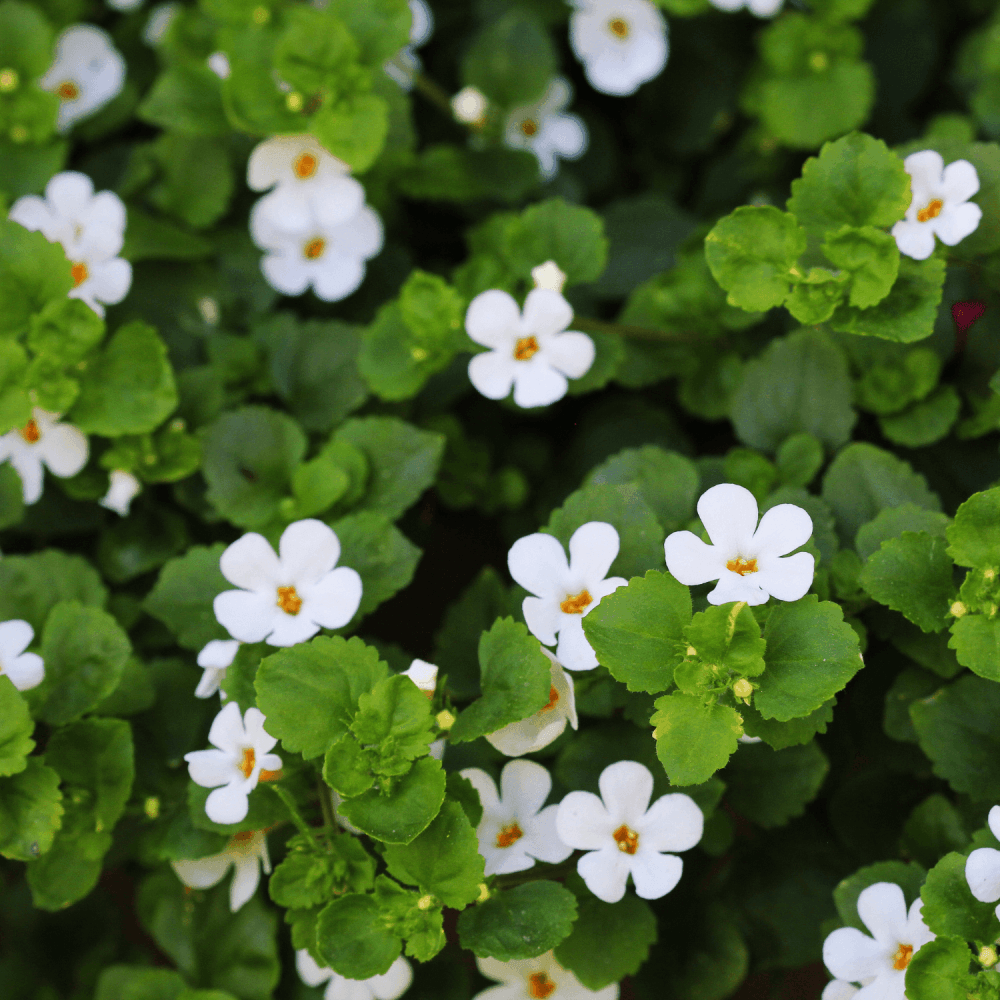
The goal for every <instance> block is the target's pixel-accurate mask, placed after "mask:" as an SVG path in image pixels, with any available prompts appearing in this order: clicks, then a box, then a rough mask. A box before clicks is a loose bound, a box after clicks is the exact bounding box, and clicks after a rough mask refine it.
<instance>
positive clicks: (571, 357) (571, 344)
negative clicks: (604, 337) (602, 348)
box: [542, 330, 597, 378]
mask: <svg viewBox="0 0 1000 1000" xmlns="http://www.w3.org/2000/svg"><path fill="white" fill-rule="evenodd" d="M542 351H543V353H542V357H543V358H544V360H545V362H546V364H549V365H551V366H552V367H553V368H555V369H556V371H560V372H562V373H563V375H565V376H566V377H567V378H582V377H583V376H584V375H586V374H587V372H589V371H590V366H591V365H592V364H593V363H594V358H595V356H596V354H597V350H596V348H595V347H594V342H593V340H591V338H590V337H588V336H587V335H586V334H585V333H580V332H579V331H577V330H567V331H566V332H565V333H557V334H556V335H555V336H554V337H552V338H551V339H550V340H549V341H548V342H547V343H546V344H545V346H544V347H543V349H542Z"/></svg>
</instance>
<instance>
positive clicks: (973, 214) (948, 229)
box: [934, 201, 983, 247]
mask: <svg viewBox="0 0 1000 1000" xmlns="http://www.w3.org/2000/svg"><path fill="white" fill-rule="evenodd" d="M982 217H983V210H982V209H981V208H980V207H979V206H978V205H977V204H976V203H975V202H974V201H967V202H965V203H964V204H961V205H954V206H952V207H950V208H948V209H947V210H946V211H944V212H942V213H941V215H940V216H938V218H937V219H935V223H936V225H935V227H934V231H935V232H936V233H937V236H938V239H939V240H940V241H941V242H942V243H944V244H946V245H947V246H950V247H953V246H955V244H956V243H961V241H962V240H964V239H965V237H966V236H969V235H970V234H971V233H974V232H975V231H976V229H978V228H979V222H980V220H981V219H982Z"/></svg>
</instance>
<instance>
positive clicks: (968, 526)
mask: <svg viewBox="0 0 1000 1000" xmlns="http://www.w3.org/2000/svg"><path fill="white" fill-rule="evenodd" d="M946 534H947V536H948V555H950V556H951V557H952V559H954V560H955V562H956V563H957V564H958V565H959V566H975V567H994V568H997V567H1000V488H994V489H991V490H984V491H983V492H982V493H973V494H972V496H971V497H969V499H968V500H966V501H965V503H963V504H962V505H961V506H960V507H959V508H958V510H957V511H956V512H955V520H954V522H953V523H952V525H951V526H950V527H949V528H948V531H947V532H946ZM2 567H3V564H0V572H2Z"/></svg>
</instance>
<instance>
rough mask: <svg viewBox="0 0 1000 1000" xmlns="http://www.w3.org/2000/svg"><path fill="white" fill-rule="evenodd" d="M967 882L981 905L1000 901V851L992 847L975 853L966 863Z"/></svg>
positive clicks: (982, 848) (980, 849) (981, 848)
mask: <svg viewBox="0 0 1000 1000" xmlns="http://www.w3.org/2000/svg"><path fill="white" fill-rule="evenodd" d="M993 808H994V809H995V808H996V806H994V807H993ZM965 881H966V882H968V883H969V891H970V892H971V893H972V895H973V896H975V897H976V899H978V900H979V901H980V902H981V903H995V902H996V901H997V900H998V899H1000V851H997V850H994V848H992V847H980V848H978V849H977V850H975V851H973V852H972V853H971V854H970V855H969V857H968V860H966V862H965Z"/></svg>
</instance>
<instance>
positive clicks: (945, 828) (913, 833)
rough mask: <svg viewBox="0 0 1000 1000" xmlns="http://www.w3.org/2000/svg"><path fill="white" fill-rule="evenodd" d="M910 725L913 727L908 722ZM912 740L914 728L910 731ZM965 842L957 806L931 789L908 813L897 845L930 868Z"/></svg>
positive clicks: (965, 835)
mask: <svg viewBox="0 0 1000 1000" xmlns="http://www.w3.org/2000/svg"><path fill="white" fill-rule="evenodd" d="M910 728H911V729H912V728H913V727H912V725H911V727H910ZM913 740H914V742H916V730H914V731H913ZM968 843H969V834H968V833H967V832H966V829H965V821H964V820H963V818H962V816H961V814H960V813H959V811H958V809H956V808H955V806H953V805H952V804H951V802H950V801H949V800H948V799H946V798H945V797H944V796H943V795H941V794H939V793H937V792H935V793H934V794H933V795H928V796H927V798H926V799H924V801H923V802H921V803H920V804H919V805H918V806H917V807H916V808H915V809H914V810H913V812H911V813H910V815H909V817H908V818H907V820H906V824H905V825H904V827H903V836H902V840H901V842H900V846H901V847H902V849H903V850H904V851H905V852H906V854H908V855H910V856H911V857H914V858H916V860H917V861H919V862H920V863H921V864H926V865H927V866H928V867H931V866H933V865H934V864H935V863H936V861H937V859H938V858H940V857H941V856H942V855H944V854H947V853H948V852H949V851H961V850H963V849H964V848H965V847H966V845H967V844H968ZM925 858H926V861H925V860H924V859H925ZM963 869H964V865H963ZM963 875H964V871H963Z"/></svg>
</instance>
